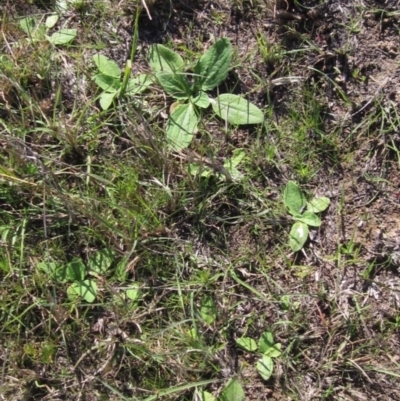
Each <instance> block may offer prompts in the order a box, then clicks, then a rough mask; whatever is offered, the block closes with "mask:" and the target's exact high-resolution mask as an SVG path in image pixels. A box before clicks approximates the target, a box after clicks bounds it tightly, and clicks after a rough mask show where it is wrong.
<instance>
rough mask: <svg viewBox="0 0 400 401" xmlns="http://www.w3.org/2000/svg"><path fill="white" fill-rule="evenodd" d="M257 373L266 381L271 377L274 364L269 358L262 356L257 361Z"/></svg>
mask: <svg viewBox="0 0 400 401" xmlns="http://www.w3.org/2000/svg"><path fill="white" fill-rule="evenodd" d="M256 367H257V371H258V373H259V374H260V376H261V377H262V378H263V379H264V380H268V379H269V378H270V377H271V376H272V372H273V370H274V362H273V360H272V358H271V357H270V356H267V355H264V356H263V357H262V358H261V359H259V360H258V361H257V365H256Z"/></svg>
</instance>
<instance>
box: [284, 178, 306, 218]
mask: <svg viewBox="0 0 400 401" xmlns="http://www.w3.org/2000/svg"><path fill="white" fill-rule="evenodd" d="M283 203H284V204H285V206H286V207H287V209H288V210H289V213H290V214H292V215H296V214H298V213H300V212H301V211H302V209H303V208H304V206H305V205H306V198H305V196H304V194H303V192H302V191H301V190H300V188H299V187H298V186H297V185H296V183H294V182H293V181H288V182H287V184H286V187H285V190H284V192H283Z"/></svg>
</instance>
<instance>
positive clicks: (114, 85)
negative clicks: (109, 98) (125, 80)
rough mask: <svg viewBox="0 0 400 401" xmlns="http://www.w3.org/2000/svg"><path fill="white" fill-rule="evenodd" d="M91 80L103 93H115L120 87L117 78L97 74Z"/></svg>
mask: <svg viewBox="0 0 400 401" xmlns="http://www.w3.org/2000/svg"><path fill="white" fill-rule="evenodd" d="M92 79H93V81H94V82H95V83H96V85H97V86H99V87H100V88H101V89H103V91H106V92H110V93H111V92H116V91H117V90H118V89H119V87H120V86H121V81H120V80H119V79H118V78H115V77H111V76H110V75H105V74H97V75H95V76H94V77H93V78H92Z"/></svg>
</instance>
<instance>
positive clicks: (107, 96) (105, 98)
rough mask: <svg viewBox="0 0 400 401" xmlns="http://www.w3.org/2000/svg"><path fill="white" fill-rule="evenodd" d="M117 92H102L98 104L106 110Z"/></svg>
mask: <svg viewBox="0 0 400 401" xmlns="http://www.w3.org/2000/svg"><path fill="white" fill-rule="evenodd" d="M117 94H118V92H112V93H107V92H103V93H101V94H100V106H101V108H102V109H103V110H108V109H109V107H110V106H111V105H112V102H113V100H114V98H115V97H116V96H117Z"/></svg>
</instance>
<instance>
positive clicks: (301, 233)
mask: <svg viewBox="0 0 400 401" xmlns="http://www.w3.org/2000/svg"><path fill="white" fill-rule="evenodd" d="M289 236H290V239H289V245H290V248H291V249H292V251H294V252H297V251H300V249H301V248H303V246H304V244H305V242H306V241H307V238H308V226H307V224H304V223H302V222H300V221H298V222H296V223H294V224H293V226H292V229H291V230H290V234H289Z"/></svg>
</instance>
